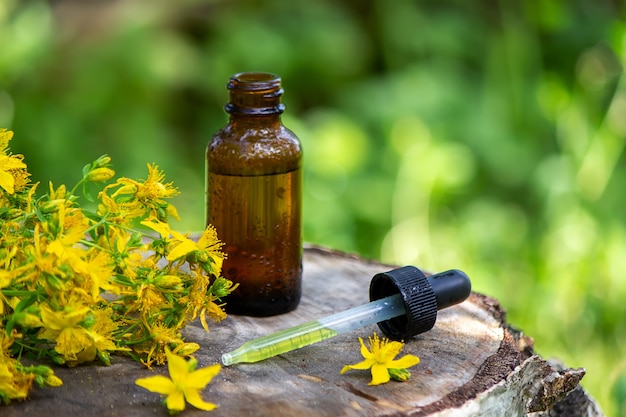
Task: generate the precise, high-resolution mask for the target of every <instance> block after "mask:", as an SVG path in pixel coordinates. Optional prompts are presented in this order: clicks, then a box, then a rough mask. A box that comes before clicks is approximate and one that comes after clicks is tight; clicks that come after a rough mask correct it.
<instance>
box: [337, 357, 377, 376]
mask: <svg viewBox="0 0 626 417" xmlns="http://www.w3.org/2000/svg"><path fill="white" fill-rule="evenodd" d="M373 364H374V360H373V359H365V360H364V361H362V362H359V363H355V364H354V365H346V366H344V367H343V369H341V373H342V374H343V373H345V372H347V371H349V370H350V369H370V368H371V367H372V365H373Z"/></svg>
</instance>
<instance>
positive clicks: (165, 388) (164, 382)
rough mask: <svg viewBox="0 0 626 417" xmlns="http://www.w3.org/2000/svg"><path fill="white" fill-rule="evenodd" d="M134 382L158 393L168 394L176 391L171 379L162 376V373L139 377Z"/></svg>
mask: <svg viewBox="0 0 626 417" xmlns="http://www.w3.org/2000/svg"><path fill="white" fill-rule="evenodd" d="M135 384H137V385H139V386H140V387H142V388H145V389H147V390H148V391H152V392H156V393H158V394H163V395H170V394H172V393H174V392H176V386H175V385H174V383H173V382H172V380H171V379H169V378H167V377H164V376H163V375H156V376H151V377H148V378H139V379H137V380H136V381H135Z"/></svg>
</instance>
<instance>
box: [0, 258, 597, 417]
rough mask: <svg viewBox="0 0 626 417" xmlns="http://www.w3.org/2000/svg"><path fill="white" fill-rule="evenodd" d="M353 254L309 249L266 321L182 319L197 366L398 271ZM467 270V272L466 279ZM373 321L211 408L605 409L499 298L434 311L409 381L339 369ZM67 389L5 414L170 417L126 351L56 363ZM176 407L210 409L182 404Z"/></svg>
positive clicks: (226, 411)
mask: <svg viewBox="0 0 626 417" xmlns="http://www.w3.org/2000/svg"><path fill="white" fill-rule="evenodd" d="M394 268H395V266H391V265H382V264H380V263H376V262H371V261H367V260H363V259H360V258H358V257H355V256H351V255H346V254H343V253H338V252H335V251H330V250H326V249H323V248H319V247H307V248H306V249H305V251H304V290H303V298H302V302H301V304H300V306H299V307H298V308H297V309H296V310H295V311H293V312H291V313H288V314H284V315H280V316H275V317H265V318H255V317H243V316H232V315H231V316H229V317H228V318H227V319H226V320H224V321H223V322H222V323H219V324H214V325H213V326H212V327H211V331H210V332H209V333H205V332H204V330H203V329H202V327H201V326H200V324H199V323H194V324H193V325H190V326H188V327H187V328H186V329H185V331H184V335H185V337H186V339H187V341H190V342H191V341H193V342H197V343H199V344H200V346H201V349H200V350H199V351H198V352H196V354H195V356H196V358H197V359H198V362H199V366H207V365H211V364H214V363H218V362H219V361H220V357H221V354H222V353H224V352H227V351H231V350H233V349H235V348H237V347H239V346H240V345H241V344H243V343H244V342H246V341H248V340H250V339H253V338H256V337H260V336H263V335H267V334H270V333H273V332H275V331H277V330H281V329H285V328H288V327H291V326H295V325H298V324H302V323H304V322H307V321H311V320H315V319H319V318H321V317H324V316H327V315H329V314H333V313H336V312H339V311H343V310H346V309H348V308H351V307H355V306H357V305H360V304H363V303H366V302H368V301H369V298H368V297H369V296H368V293H369V282H370V279H371V278H372V277H373V276H374V275H375V274H377V273H379V272H384V271H388V270H391V269H394ZM470 278H471V277H470ZM374 332H377V333H379V334H380V331H379V329H378V328H377V327H376V326H375V325H372V326H367V327H364V328H362V329H359V330H356V331H354V332H351V333H347V334H341V335H338V336H336V337H334V338H331V339H328V340H325V341H322V342H319V343H317V344H314V345H310V346H307V347H304V348H302V349H299V350H295V351H292V352H288V353H285V354H283V355H280V356H276V357H273V358H270V359H267V360H265V361H262V362H258V363H254V364H239V365H234V366H231V367H225V368H223V369H222V370H221V372H220V373H219V375H218V376H217V377H216V378H215V379H214V380H213V382H212V383H211V384H210V385H209V386H208V387H207V388H206V389H205V390H204V391H203V396H204V398H205V399H206V400H207V401H210V402H213V403H217V404H219V408H218V409H217V410H215V411H213V412H212V413H213V414H214V415H215V416H233V417H241V416H268V417H276V416H299V417H308V416H436V417H444V416H445V417H448V416H481V417H489V416H493V417H506V416H533V417H547V416H568V417H577V416H589V417H592V416H602V412H601V410H600V409H599V407H598V406H597V404H596V403H595V402H594V401H593V399H592V398H590V397H589V396H588V394H587V393H586V392H585V391H584V389H583V388H582V387H581V386H580V381H581V379H582V378H583V376H584V375H585V371H584V369H570V368H567V367H566V366H563V365H560V364H558V363H554V362H552V361H548V360H546V359H543V358H541V357H540V356H538V355H536V354H535V353H534V352H533V346H532V340H531V339H530V338H529V337H526V336H524V335H522V334H521V333H520V332H518V331H516V330H514V329H512V328H511V327H510V326H509V324H508V323H507V321H506V315H505V312H504V310H503V309H502V307H501V306H500V305H499V303H498V302H497V301H496V300H494V299H493V298H490V297H487V296H485V295H481V294H477V293H472V294H471V295H470V297H469V298H468V299H467V300H466V301H464V302H463V303H461V304H458V305H456V306H453V307H450V308H447V309H444V310H441V311H439V313H438V316H437V322H436V324H435V327H434V328H433V329H432V330H430V331H428V332H426V333H422V334H420V335H418V336H416V337H415V338H413V339H411V340H408V341H406V344H405V346H404V350H403V352H402V354H404V353H411V354H414V355H416V356H419V357H420V359H421V362H420V363H419V364H418V365H416V366H414V367H412V368H411V369H410V372H411V375H412V376H411V378H410V379H409V380H408V381H406V382H402V383H400V382H396V381H391V382H389V383H387V384H384V385H378V386H369V385H368V383H369V382H370V380H371V376H370V374H369V372H367V371H350V372H348V373H345V374H343V375H341V374H340V370H341V369H342V367H343V366H344V365H346V364H353V363H356V362H359V361H361V360H362V357H361V355H360V352H359V348H360V345H359V342H358V337H362V338H364V339H366V338H367V337H368V336H371V335H372V334H373V333H374ZM55 372H56V373H57V374H58V375H59V377H61V378H62V379H63V382H64V385H63V386H62V387H60V388H53V389H36V390H35V391H33V394H32V397H31V399H30V400H29V401H26V402H23V403H13V404H11V405H10V406H8V407H1V408H0V410H1V414H2V416H3V417H18V416H19V417H24V416H50V417H54V416H59V417H67V416H100V417H106V416H110V417H122V416H137V417H143V416H146V417H147V416H155V415H163V416H165V415H167V410H166V408H165V407H163V406H162V405H161V400H160V398H159V396H158V395H157V394H154V393H150V392H148V391H146V390H144V389H142V388H140V387H138V386H136V385H135V383H134V381H135V379H137V378H140V377H146V376H150V375H152V374H165V373H166V372H167V370H166V368H165V367H157V368H155V370H154V371H153V372H151V371H149V370H147V369H146V368H144V367H143V366H142V365H141V364H138V363H136V362H133V361H131V360H130V359H126V358H121V357H113V358H112V365H111V366H108V367H106V366H98V365H93V364H92V365H86V366H79V367H76V368H55ZM184 415H187V416H194V415H206V413H205V412H202V411H200V410H196V409H194V408H193V407H192V406H188V409H186V410H185V411H184Z"/></svg>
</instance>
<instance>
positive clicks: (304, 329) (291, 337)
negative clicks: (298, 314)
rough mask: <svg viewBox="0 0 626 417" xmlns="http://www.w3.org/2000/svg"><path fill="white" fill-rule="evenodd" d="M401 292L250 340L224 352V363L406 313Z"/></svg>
mask: <svg viewBox="0 0 626 417" xmlns="http://www.w3.org/2000/svg"><path fill="white" fill-rule="evenodd" d="M404 312H405V308H404V302H403V300H402V295H401V294H396V295H392V296H389V297H386V298H381V299H380V300H376V301H372V302H370V303H367V304H363V305H360V306H358V307H354V308H351V309H349V310H345V311H342V312H340V313H337V314H333V315H330V316H327V317H324V318H321V319H319V320H314V321H310V322H307V323H303V324H300V325H298V326H295V327H291V328H289V329H286V330H282V331H278V332H276V333H273V334H270V335H267V336H263V337H260V338H258V339H254V340H250V341H248V342H246V343H244V344H243V345H241V347H239V348H237V349H235V350H233V351H232V352H228V353H224V354H223V355H222V363H223V364H224V365H225V366H229V365H233V364H236V363H242V362H248V363H251V362H258V361H262V360H264V359H267V358H271V357H272V356H276V355H280V354H282V353H285V352H289V351H291V350H294V349H298V348H301V347H304V346H307V345H310V344H313V343H317V342H320V341H322V340H325V339H329V338H331V337H334V336H337V335H338V334H341V333H346V332H349V331H352V330H356V329H358V328H361V327H364V326H367V325H370V324H375V323H378V322H381V321H385V320H389V319H391V318H394V317H397V316H400V315H402V314H404Z"/></svg>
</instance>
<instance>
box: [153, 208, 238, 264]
mask: <svg viewBox="0 0 626 417" xmlns="http://www.w3.org/2000/svg"><path fill="white" fill-rule="evenodd" d="M141 224H143V225H144V226H147V227H149V228H151V229H152V230H154V231H155V232H157V233H158V234H160V235H161V238H162V239H168V238H169V237H170V235H171V236H172V239H171V241H172V245H171V246H172V248H171V249H170V251H169V253H168V255H167V260H168V261H174V260H176V259H178V258H182V257H184V256H188V255H191V254H193V255H194V256H195V260H197V261H198V262H202V263H206V262H209V261H210V260H211V261H212V263H213V265H214V266H213V267H212V269H213V270H212V271H211V272H212V273H213V274H214V275H220V271H221V270H222V264H223V262H224V258H225V257H226V255H225V254H224V252H222V251H221V249H222V246H224V244H223V243H222V242H220V240H219V239H218V238H217V232H216V231H215V228H214V227H213V226H211V225H209V226H207V228H206V229H204V231H203V232H202V234H201V235H200V237H199V238H198V241H197V242H196V241H194V240H193V239H191V238H190V237H189V236H188V235H184V234H182V233H180V232H177V231H175V230H171V229H170V227H169V225H168V224H167V223H165V222H160V221H155V220H145V221H142V222H141Z"/></svg>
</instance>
